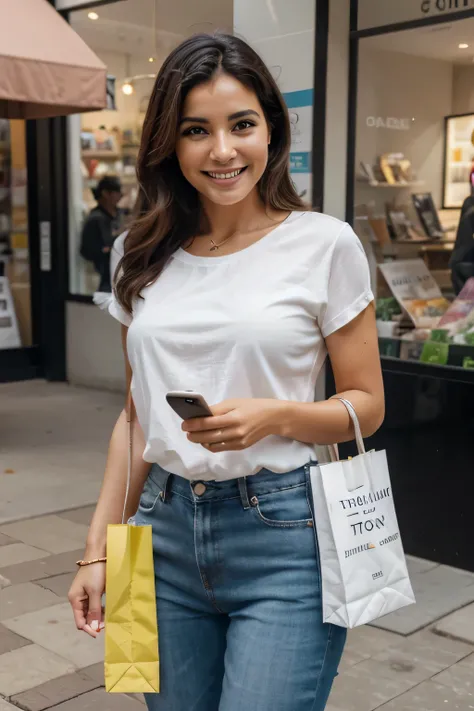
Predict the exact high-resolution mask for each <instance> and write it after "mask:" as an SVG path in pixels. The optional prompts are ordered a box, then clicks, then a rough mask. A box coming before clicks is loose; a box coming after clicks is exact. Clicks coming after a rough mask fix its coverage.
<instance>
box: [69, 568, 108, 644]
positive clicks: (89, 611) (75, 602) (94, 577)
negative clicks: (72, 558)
mask: <svg viewBox="0 0 474 711" xmlns="http://www.w3.org/2000/svg"><path fill="white" fill-rule="evenodd" d="M104 592H105V563H93V564H92V565H84V566H83V567H81V568H79V571H78V573H77V575H76V577H75V578H74V581H73V583H72V585H71V589H70V590H69V594H68V599H69V602H70V604H71V607H72V611H73V614H74V621H75V623H76V627H77V629H78V630H82V631H83V632H87V634H89V635H90V636H91V637H97V636H98V635H99V633H100V631H101V630H102V629H103V628H104V619H103V609H102V595H103V593H104Z"/></svg>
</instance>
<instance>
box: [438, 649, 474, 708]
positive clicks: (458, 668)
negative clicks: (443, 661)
mask: <svg viewBox="0 0 474 711" xmlns="http://www.w3.org/2000/svg"><path fill="white" fill-rule="evenodd" d="M432 681H434V682H435V683H436V684H443V685H444V686H449V687H450V688H451V689H454V691H456V692H457V693H459V694H462V693H466V694H469V695H470V696H471V697H472V698H473V699H474V654H471V656H470V657H466V658H465V659H463V660H462V661H461V662H458V664H454V665H453V666H452V667H450V668H449V669H446V670H445V671H443V672H441V673H440V674H437V675H436V676H434V677H433V679H432ZM473 703H474V702H473Z"/></svg>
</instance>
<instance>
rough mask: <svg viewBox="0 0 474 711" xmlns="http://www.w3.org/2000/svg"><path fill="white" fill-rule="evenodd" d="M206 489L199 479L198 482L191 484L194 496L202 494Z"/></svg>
mask: <svg viewBox="0 0 474 711" xmlns="http://www.w3.org/2000/svg"><path fill="white" fill-rule="evenodd" d="M206 489H207V487H206V486H205V485H204V484H203V483H202V482H201V481H198V483H197V484H195V485H194V486H193V491H194V493H195V494H196V496H202V495H203V494H204V493H205V491H206Z"/></svg>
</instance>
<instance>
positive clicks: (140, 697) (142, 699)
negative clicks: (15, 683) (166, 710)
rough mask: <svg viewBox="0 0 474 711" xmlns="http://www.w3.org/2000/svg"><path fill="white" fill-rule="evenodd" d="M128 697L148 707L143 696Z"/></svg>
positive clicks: (132, 695)
mask: <svg viewBox="0 0 474 711" xmlns="http://www.w3.org/2000/svg"><path fill="white" fill-rule="evenodd" d="M127 696H129V697H130V698H131V699H136V701H139V702H140V703H141V704H144V705H145V706H146V701H145V697H144V696H143V694H127ZM0 711H1V709H0Z"/></svg>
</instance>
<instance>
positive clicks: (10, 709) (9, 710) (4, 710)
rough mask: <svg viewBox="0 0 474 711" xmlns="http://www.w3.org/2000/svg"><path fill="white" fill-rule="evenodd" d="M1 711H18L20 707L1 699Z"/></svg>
mask: <svg viewBox="0 0 474 711" xmlns="http://www.w3.org/2000/svg"><path fill="white" fill-rule="evenodd" d="M0 711H18V707H17V706H13V705H12V704H9V703H8V701H5V699H2V698H1V697H0Z"/></svg>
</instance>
